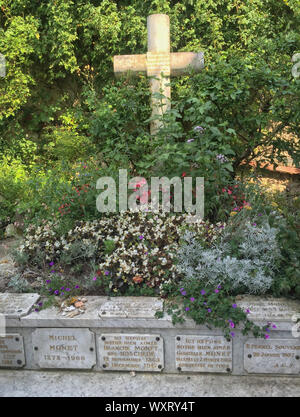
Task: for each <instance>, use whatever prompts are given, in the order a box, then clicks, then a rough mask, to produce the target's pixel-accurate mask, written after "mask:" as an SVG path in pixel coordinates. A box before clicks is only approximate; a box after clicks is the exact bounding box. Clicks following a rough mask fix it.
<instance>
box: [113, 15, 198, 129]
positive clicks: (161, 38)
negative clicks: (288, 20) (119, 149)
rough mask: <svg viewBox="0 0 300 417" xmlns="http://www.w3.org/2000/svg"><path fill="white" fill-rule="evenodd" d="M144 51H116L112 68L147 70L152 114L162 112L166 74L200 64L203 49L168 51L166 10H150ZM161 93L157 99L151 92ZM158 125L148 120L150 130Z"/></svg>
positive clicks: (168, 95) (168, 93)
mask: <svg viewBox="0 0 300 417" xmlns="http://www.w3.org/2000/svg"><path fill="white" fill-rule="evenodd" d="M147 30H148V52H147V54H141V55H117V56H115V57H114V72H115V74H116V75H117V76H118V75H121V74H124V73H127V72H132V73H136V74H137V73H140V72H143V73H147V76H148V77H151V78H150V88H151V95H152V97H151V108H152V117H156V116H158V115H162V114H163V113H164V112H166V110H167V109H169V108H170V99H171V88H170V85H169V83H170V76H177V75H184V74H187V73H188V69H189V68H190V69H192V70H194V71H200V70H201V69H202V68H204V54H203V52H198V53H194V52H177V53H174V52H170V19H169V16H167V15H166V14H152V15H150V16H148V18H147ZM160 92H161V94H163V96H164V97H165V98H164V99H162V102H161V101H160V99H158V98H156V97H155V94H157V93H160ZM159 128H160V123H159V121H158V120H152V121H151V124H150V131H151V134H153V135H154V134H155V133H156V132H157V131H158V130H159Z"/></svg>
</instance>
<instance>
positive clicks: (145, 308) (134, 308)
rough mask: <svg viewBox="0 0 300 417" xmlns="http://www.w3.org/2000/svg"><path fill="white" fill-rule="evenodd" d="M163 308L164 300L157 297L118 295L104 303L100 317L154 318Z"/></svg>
mask: <svg viewBox="0 0 300 417" xmlns="http://www.w3.org/2000/svg"><path fill="white" fill-rule="evenodd" d="M160 310H163V301H162V300H160V299H158V298H156V297H116V298H113V299H111V300H109V301H107V302H105V303H104V304H102V306H101V308H100V311H99V316H100V317H128V318H154V317H155V313H156V312H157V311H160Z"/></svg>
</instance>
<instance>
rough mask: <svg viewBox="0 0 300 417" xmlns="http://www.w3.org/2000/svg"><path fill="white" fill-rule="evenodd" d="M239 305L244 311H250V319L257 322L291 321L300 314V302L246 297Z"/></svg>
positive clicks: (238, 302)
mask: <svg viewBox="0 0 300 417" xmlns="http://www.w3.org/2000/svg"><path fill="white" fill-rule="evenodd" d="M237 305H238V306H239V307H241V308H242V309H243V310H246V309H249V310H250V314H249V315H248V317H249V319H252V320H255V321H266V322H268V321H271V322H272V321H275V322H276V321H291V320H292V317H293V316H294V315H295V314H299V313H300V303H299V301H293V300H287V299H285V298H262V297H256V296H244V297H242V299H241V300H239V301H237Z"/></svg>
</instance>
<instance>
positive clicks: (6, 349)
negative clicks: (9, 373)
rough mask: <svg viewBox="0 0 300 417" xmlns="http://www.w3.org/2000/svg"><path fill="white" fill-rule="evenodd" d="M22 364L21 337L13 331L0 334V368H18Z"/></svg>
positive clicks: (22, 348) (23, 363)
mask: <svg viewBox="0 0 300 417" xmlns="http://www.w3.org/2000/svg"><path fill="white" fill-rule="evenodd" d="M24 365H25V355H24V344H23V337H22V336H20V335H19V334H15V333H14V334H6V335H5V336H0V368H20V367H22V366H24Z"/></svg>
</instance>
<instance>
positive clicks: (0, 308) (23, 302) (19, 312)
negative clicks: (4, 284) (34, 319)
mask: <svg viewBox="0 0 300 417" xmlns="http://www.w3.org/2000/svg"><path fill="white" fill-rule="evenodd" d="M39 298H40V296H39V294H34V293H32V294H14V293H1V294H0V314H3V315H4V316H5V317H6V318H19V317H23V316H26V315H27V314H28V313H29V312H30V310H31V308H32V306H33V305H34V304H35V303H37V302H38V300H39Z"/></svg>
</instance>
